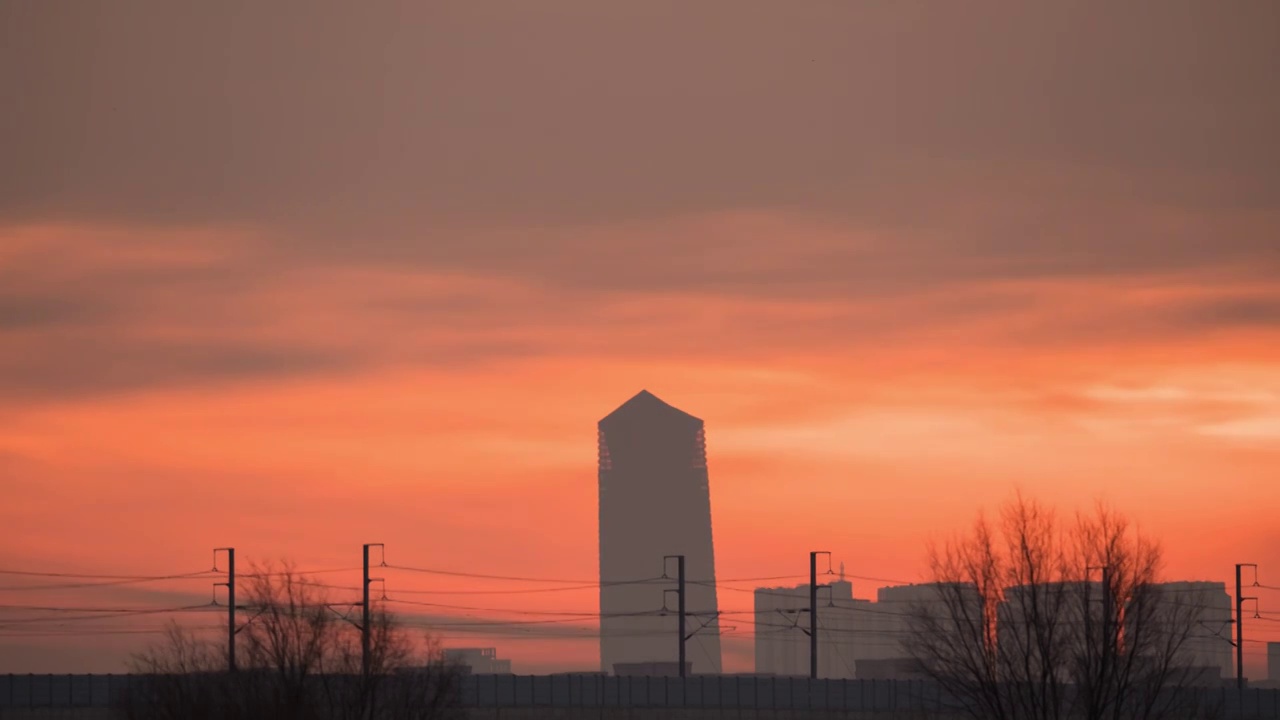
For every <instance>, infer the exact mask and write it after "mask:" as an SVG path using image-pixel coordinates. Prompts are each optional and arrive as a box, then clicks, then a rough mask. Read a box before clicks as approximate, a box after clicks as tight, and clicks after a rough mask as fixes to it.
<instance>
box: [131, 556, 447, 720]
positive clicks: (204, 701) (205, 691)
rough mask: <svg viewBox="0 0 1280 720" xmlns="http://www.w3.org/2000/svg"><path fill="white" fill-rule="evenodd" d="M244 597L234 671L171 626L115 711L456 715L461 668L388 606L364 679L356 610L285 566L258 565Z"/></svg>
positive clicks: (317, 718)
mask: <svg viewBox="0 0 1280 720" xmlns="http://www.w3.org/2000/svg"><path fill="white" fill-rule="evenodd" d="M245 577H247V578H248V581H247V583H246V588H245V590H244V592H243V595H242V596H243V597H244V598H245V604H244V606H243V607H244V609H245V610H246V611H247V612H246V615H247V620H246V621H245V623H244V624H243V625H242V626H241V627H240V630H239V638H240V639H239V642H238V643H237V658H236V661H237V666H238V667H239V670H238V671H237V672H234V673H231V672H228V669H227V662H226V649H225V645H224V644H223V642H222V641H218V640H203V639H199V638H196V637H195V636H193V635H191V634H190V633H187V632H185V631H183V630H182V629H181V628H178V627H176V626H175V627H174V628H173V629H172V630H171V632H170V633H169V634H168V635H167V636H166V638H165V640H164V641H163V642H161V643H160V644H158V645H157V646H156V647H153V648H151V649H149V650H148V651H146V652H144V653H142V654H141V655H138V656H137V657H136V658H135V662H134V670H135V672H138V673H140V674H142V675H144V677H145V680H144V682H142V683H140V684H139V685H137V686H136V687H135V688H134V689H133V692H131V694H130V696H129V697H128V698H127V699H126V700H125V702H124V703H123V704H122V706H121V707H120V712H121V715H122V716H123V717H124V718H127V719H128V720H162V719H168V718H173V719H174V720H177V719H178V718H192V719H194V720H201V719H203V718H208V719H209V720H214V719H215V718H216V719H219V720H221V719H224V718H225V719H228V720H236V719H239V718H245V719H249V718H264V717H271V718H281V719H282V720H434V719H436V718H445V717H453V716H456V715H457V714H458V709H457V706H458V682H459V677H460V673H459V672H458V668H456V667H453V666H451V665H449V664H447V663H445V661H444V659H443V653H442V652H441V651H440V648H439V646H438V644H436V643H435V642H434V641H432V639H431V638H429V637H428V638H424V642H423V643H422V644H421V646H415V643H414V642H413V639H412V638H411V637H410V635H409V634H408V633H407V632H406V631H405V630H404V629H403V628H402V627H401V626H400V625H398V624H397V622H396V621H395V619H394V618H393V617H392V616H391V615H390V614H389V613H387V612H386V611H385V608H381V607H378V608H374V612H373V613H372V615H371V623H370V627H369V633H370V658H369V672H368V673H367V674H366V673H364V672H363V667H362V658H361V643H360V638H359V630H358V627H357V626H356V624H355V622H354V621H353V620H351V619H350V618H349V615H350V614H351V611H352V610H353V608H354V607H357V605H356V604H354V603H333V602H330V601H329V599H328V597H327V594H326V593H325V592H324V588H323V586H321V585H319V584H317V583H314V582H312V581H311V580H309V579H307V578H306V577H304V576H302V575H300V574H298V573H297V572H296V571H295V570H294V569H293V568H292V567H291V566H289V565H284V566H283V567H279V568H277V567H258V568H254V569H253V570H252V571H251V572H250V573H248V574H247V575H246V576H245Z"/></svg>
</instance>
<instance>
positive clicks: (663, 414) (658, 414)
mask: <svg viewBox="0 0 1280 720" xmlns="http://www.w3.org/2000/svg"><path fill="white" fill-rule="evenodd" d="M641 418H644V419H647V420H655V419H669V420H674V421H677V422H686V423H698V424H701V423H702V419H701V418H697V417H694V416H693V415H690V414H689V413H687V412H685V411H683V410H681V409H680V408H678V407H675V406H674V405H669V404H667V403H666V402H663V400H662V399H661V398H659V397H658V396H657V395H654V394H653V393H651V392H649V391H648V390H641V391H640V392H638V393H636V394H635V395H634V396H632V398H631V399H630V400H628V401H626V402H624V403H622V404H621V405H619V406H618V408H617V409H616V410H614V411H613V412H611V413H609V414H608V415H605V416H604V418H603V419H602V420H601V421H600V424H602V425H604V424H607V423H612V422H616V421H625V420H633V419H634V420H638V419H641Z"/></svg>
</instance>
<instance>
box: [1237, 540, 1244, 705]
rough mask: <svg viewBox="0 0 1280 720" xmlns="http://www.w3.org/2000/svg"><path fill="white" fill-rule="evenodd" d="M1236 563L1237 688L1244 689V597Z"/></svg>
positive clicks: (1239, 565) (1239, 566) (1238, 565)
mask: <svg viewBox="0 0 1280 720" xmlns="http://www.w3.org/2000/svg"><path fill="white" fill-rule="evenodd" d="M1242 567H1244V565H1243V564H1237V565H1236V689H1237V690H1240V691H1242V692H1243V691H1244V597H1242V592H1241V588H1240V568H1242Z"/></svg>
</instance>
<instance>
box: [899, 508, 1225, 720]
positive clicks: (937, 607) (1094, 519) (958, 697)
mask: <svg viewBox="0 0 1280 720" xmlns="http://www.w3.org/2000/svg"><path fill="white" fill-rule="evenodd" d="M1160 566H1161V551H1160V546H1159V544H1158V543H1156V542H1154V541H1153V540H1151V539H1150V538H1148V537H1146V536H1144V535H1142V534H1141V533H1139V532H1137V531H1136V530H1134V529H1133V528H1132V527H1131V525H1130V523H1129V522H1128V520H1127V519H1125V518H1124V517H1123V516H1121V515H1119V514H1117V513H1115V512H1114V511H1112V510H1110V509H1108V508H1106V507H1105V506H1103V505H1101V504H1099V505H1098V506H1097V507H1095V509H1094V510H1093V511H1092V512H1091V513H1078V514H1077V515H1076V517H1075V519H1074V522H1069V523H1064V522H1062V521H1060V520H1059V519H1058V518H1057V517H1056V515H1055V513H1054V512H1053V511H1052V510H1050V509H1049V508H1047V507H1045V506H1044V505H1042V504H1040V503H1037V502H1035V501H1033V500H1029V499H1027V498H1025V497H1023V496H1022V495H1020V494H1019V495H1018V496H1017V497H1016V498H1015V499H1014V500H1012V501H1011V502H1009V503H1008V504H1007V505H1006V506H1005V507H1003V508H1002V511H1001V513H1000V518H999V521H998V522H997V523H992V522H990V521H988V520H987V519H986V518H985V517H984V516H982V515H979V517H978V519H977V521H976V522H975V524H974V526H973V528H972V529H971V531H969V532H968V533H965V534H961V535H958V536H957V537H955V538H954V539H952V540H950V541H948V542H945V543H942V544H941V545H936V544H935V545H933V546H931V547H930V549H929V567H930V570H931V574H932V576H933V578H932V579H933V580H934V581H935V583H936V584H935V585H934V587H935V589H936V598H935V599H934V600H933V601H932V602H925V603H918V604H916V605H915V606H914V607H913V608H912V609H911V612H910V619H909V621H908V625H909V630H908V636H907V642H906V645H907V648H908V650H909V652H910V653H911V655H912V656H913V658H914V660H915V662H916V663H917V664H918V669H919V670H920V671H921V672H923V673H924V674H925V675H926V676H928V677H930V678H932V679H933V680H934V681H936V682H937V683H938V684H939V685H940V686H941V687H942V689H943V690H944V691H945V692H946V694H947V695H949V696H950V697H951V698H953V699H954V700H955V701H956V702H957V703H958V704H959V705H960V707H961V709H963V710H964V711H965V712H967V713H968V714H969V715H971V716H973V717H975V718H982V719H983V720H1014V719H1017V720H1042V719H1043V720H1049V719H1052V720H1058V719H1064V718H1083V719H1086V720H1103V719H1106V718H1111V719H1114V720H1121V719H1122V718H1124V719H1132V718H1143V719H1147V720H1155V719H1156V718H1190V717H1201V716H1203V715H1204V714H1205V713H1206V711H1207V710H1208V708H1205V707H1197V706H1194V705H1193V697H1194V696H1193V695H1192V694H1191V693H1189V692H1186V691H1185V689H1184V687H1185V685H1186V684H1187V683H1188V681H1190V680H1191V679H1192V677H1193V673H1195V672H1196V671H1197V669H1196V668H1194V667H1192V666H1191V664H1192V663H1193V662H1194V660H1193V659H1192V658H1191V656H1190V653H1188V652H1187V647H1188V641H1189V640H1191V639H1192V638H1193V636H1194V635H1195V634H1196V632H1197V629H1198V628H1199V627H1201V625H1200V619H1201V617H1202V614H1203V612H1204V603H1205V600H1204V598H1203V596H1202V595H1198V594H1196V593H1186V592H1172V591H1169V590H1167V589H1165V588H1162V586H1160V585H1159V584H1158V583H1157V580H1158V575H1159V570H1160Z"/></svg>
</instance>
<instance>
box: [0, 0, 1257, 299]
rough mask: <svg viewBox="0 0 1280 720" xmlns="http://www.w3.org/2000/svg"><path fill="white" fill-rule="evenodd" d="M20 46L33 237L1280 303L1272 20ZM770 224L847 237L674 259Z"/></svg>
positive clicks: (53, 19)
mask: <svg viewBox="0 0 1280 720" xmlns="http://www.w3.org/2000/svg"><path fill="white" fill-rule="evenodd" d="M5 12H6V14H7V15H6V21H5V23H4V30H3V31H2V32H4V33H6V34H5V36H4V37H3V42H0V48H3V49H2V50H0V53H2V54H0V82H3V83H4V86H5V87H10V88H14V89H15V95H16V99H15V102H13V103H11V105H12V108H11V110H12V111H11V112H8V113H5V114H4V116H3V117H2V118H0V136H2V137H6V138H9V139H11V142H12V152H11V153H10V162H9V163H7V168H6V170H5V172H4V173H0V215H3V216H4V217H6V218H9V219H11V220H12V221H17V222H43V221H47V220H50V219H53V220H65V219H72V220H83V221H89V222H99V223H100V222H106V221H111V222H118V223H120V224H123V225H124V226H136V225H139V224H149V225H157V224H160V225H163V224H174V225H179V226H197V227H202V226H224V225H229V224H231V225H238V224H247V225H253V226H266V227H270V228H272V236H273V237H274V238H275V239H274V240H273V241H272V243H273V245H274V246H276V247H277V249H278V250H279V252H280V253H282V256H283V258H284V260H283V261H284V262H286V263H289V264H295V265H296V264H305V263H309V262H316V261H328V262H339V263H350V262H377V263H381V264H386V265H398V264H402V263H406V262H408V263H415V264H418V265H426V266H430V267H435V268H452V269H462V270H464V271H470V272H482V273H517V274H519V275H520V276H521V277H522V278H523V279H525V280H529V281H535V282H547V283H550V284H552V285H554V286H556V287H571V288H577V287H588V288H590V287H595V286H598V285H602V284H610V283H612V284H615V285H619V286H631V287H664V288H665V287H670V286H679V287H682V288H684V289H692V288H720V287H725V286H728V287H733V288H736V289H740V290H745V289H747V288H755V290H754V291H755V292H758V293H770V292H781V291H789V292H804V291H828V292H829V291H833V290H834V291H837V292H845V291H847V290H848V289H849V288H851V287H857V286H860V285H880V286H884V285H891V284H893V283H895V282H896V283H901V284H903V285H907V286H909V285H912V284H921V283H926V284H927V283H930V282H936V281H937V280H938V279H939V278H943V277H950V276H967V277H972V276H974V275H975V274H976V275H978V276H980V277H988V276H993V275H994V276H1000V277H1007V276H1011V275H1012V276H1029V275H1031V276H1043V275H1046V274H1050V275H1061V274H1064V273H1065V274H1079V273H1098V272H1111V273H1115V272H1129V271H1133V270H1135V269H1138V270H1145V269H1148V268H1157V269H1159V268H1164V269H1167V268H1171V267H1177V268H1194V267H1198V266H1200V265H1202V264H1204V263H1206V262H1213V263H1234V264H1236V265H1247V264H1248V263H1249V262H1251V261H1252V262H1256V263H1261V265H1260V266H1259V265H1255V266H1254V269H1255V271H1257V272H1274V271H1275V270H1276V261H1275V260H1267V259H1266V258H1268V257H1269V256H1271V255H1273V254H1272V253H1270V252H1269V249H1270V248H1271V243H1272V242H1273V239H1274V228H1275V227H1276V224H1277V220H1276V213H1277V210H1278V208H1277V195H1276V188H1277V187H1280V175H1277V173H1278V172H1280V170H1277V168H1280V156H1278V155H1277V153H1278V152H1280V149H1277V147H1276V145H1275V143H1273V142H1271V137H1270V128H1272V127H1274V126H1276V125H1280V99H1277V98H1276V97H1275V94H1274V93H1266V92H1262V91H1260V88H1263V87H1266V82H1267V80H1268V79H1269V78H1270V77H1271V76H1272V75H1274V74H1275V71H1276V70H1277V68H1278V67H1280V58H1277V56H1276V53H1275V48H1274V43H1273V42H1272V38H1271V36H1270V34H1269V33H1268V31H1267V28H1270V27H1274V26H1275V24H1276V22H1277V21H1280V17H1277V13H1278V12H1280V10H1277V9H1276V8H1275V7H1272V6H1271V5H1269V4H1265V3H1260V4H1253V5H1250V6H1249V7H1248V8H1236V9H1234V10H1233V11H1231V12H1224V11H1221V10H1220V9H1219V8H1216V7H1214V6H1212V5H1198V4H1186V5H1182V6H1179V7H1176V8H1171V7H1168V5H1167V3H1159V2H1138V3H1129V4H1126V5H1124V6H1123V7H1120V6H1117V5H1115V4H1114V3H1105V2H1101V1H1099V2H1086V3H1073V4H1071V5H1069V6H1056V5H1055V6H1035V7H1030V6H1028V7H1025V8H1012V9H1011V8H1010V7H1009V6H1008V4H1007V3H1000V2H977V3H966V4H965V6H964V7H963V8H959V7H956V8H951V7H940V6H938V5H937V4H936V3H923V2H901V3H820V4H806V5H804V6H792V5H775V6H767V5H764V4H752V5H751V6H749V7H744V6H743V5H742V4H741V3H736V2H733V3H730V2H707V3H699V5H698V6H697V7H696V8H690V7H688V6H687V5H684V4H678V5H677V4H672V3H663V2H655V3H644V4H641V5H636V6H621V5H616V4H615V5H610V6H608V7H602V6H600V5H598V4H596V3H592V2H587V1H586V0H559V1H558V2H552V3H539V4H537V5H533V6H528V7H512V6H510V5H509V4H504V5H503V7H502V10H501V12H495V11H494V9H493V6H488V7H486V5H485V4H484V3H479V4H473V3H468V4H449V5H442V4H437V3H428V4H420V3H409V2H389V3H386V4H381V5H379V6H377V7H363V6H362V7H361V8H359V9H355V8H352V7H351V6H347V5H344V4H340V3H309V4H307V5H306V6H305V7H303V6H298V5H291V4H288V3H286V4H283V5H273V6H271V7H262V6H261V5H260V4H256V3H220V4H218V5H216V6H209V7H199V8H193V7H176V6H172V5H169V4H166V3H157V2H147V1H143V0H138V1H135V2H128V3H124V4H117V5H114V6H113V7H112V9H111V11H107V10H105V9H103V8H93V7H86V8H78V9H77V11H76V12H74V13H66V12H61V11H59V10H54V9H53V8H50V7H47V6H45V5H41V4H26V5H24V6H21V7H17V8H7V9H6V10H5ZM1189 47H1194V48H1198V51H1197V52H1187V48H1189ZM659 49H660V50H659ZM55 89H56V91H55ZM1170 208H1178V211H1177V212H1173V211H1171V210H1170ZM744 209H745V210H748V211H752V212H756V211H764V212H766V213H771V214H775V215H776V214H783V215H790V216H794V217H797V218H819V219H820V222H825V223H829V224H830V225H832V226H834V227H835V228H836V230H835V231H834V232H832V233H829V234H830V237H829V238H828V239H827V240H826V241H824V242H823V244H821V245H819V246H817V247H816V248H815V247H813V246H811V245H810V243H811V242H812V241H810V240H807V239H801V238H797V237H796V235H797V233H796V232H794V231H793V230H791V229H789V228H788V227H785V226H772V227H770V226H767V225H766V227H765V228H764V229H763V230H756V231H755V235H756V236H751V235H752V232H753V231H752V229H751V228H749V227H742V226H741V225H739V226H737V227H735V228H734V229H733V230H732V231H724V232H725V234H724V235H723V236H721V237H718V238H709V237H708V238H703V241H702V242H698V243H694V244H692V245H691V244H689V243H687V242H685V241H679V242H677V241H676V240H675V239H674V236H678V235H679V234H680V233H679V231H678V230H677V231H673V230H672V227H671V226H672V223H674V222H682V221H681V219H682V218H695V219H696V218H703V217H706V216H708V215H716V214H721V213H734V212H738V211H741V210H744ZM629 225H631V226H636V227H639V228H641V229H640V230H639V231H637V232H631V233H627V232H625V230H624V232H622V233H620V234H621V235H623V237H618V236H617V234H615V232H614V230H615V229H616V228H617V227H618V226H629ZM592 228H595V229H598V230H599V232H592ZM588 237H590V238H591V239H590V240H587V238H588ZM601 238H603V239H601ZM1210 240H1211V241H1210ZM749 255H755V256H756V257H748V256H749ZM769 258H772V260H773V261H775V262H776V263H777V265H770V264H769V263H768V262H767V259H769Z"/></svg>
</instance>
